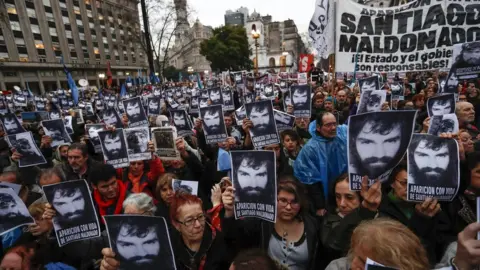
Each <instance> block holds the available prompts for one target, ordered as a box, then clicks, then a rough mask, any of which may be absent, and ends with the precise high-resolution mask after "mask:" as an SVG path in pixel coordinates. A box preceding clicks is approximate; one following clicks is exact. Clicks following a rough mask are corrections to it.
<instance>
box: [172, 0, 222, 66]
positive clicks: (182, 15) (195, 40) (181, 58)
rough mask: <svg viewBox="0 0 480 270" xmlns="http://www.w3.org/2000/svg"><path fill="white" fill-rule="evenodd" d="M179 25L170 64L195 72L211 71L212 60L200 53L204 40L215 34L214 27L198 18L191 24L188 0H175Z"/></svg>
mask: <svg viewBox="0 0 480 270" xmlns="http://www.w3.org/2000/svg"><path fill="white" fill-rule="evenodd" d="M174 2H175V9H176V13H177V20H178V26H177V30H176V31H175V44H174V46H173V48H172V49H170V51H169V52H168V63H169V65H170V66H173V67H175V68H176V69H181V70H191V71H192V70H193V72H205V71H208V72H210V71H211V68H210V62H209V61H208V60H207V59H206V58H205V56H203V55H201V54H200V44H201V43H202V41H204V40H206V39H209V38H211V37H212V36H213V29H212V27H210V26H205V25H203V24H202V23H200V21H199V20H198V19H197V21H196V22H195V23H194V24H193V25H192V26H190V24H189V23H188V20H187V19H188V18H187V0H174Z"/></svg>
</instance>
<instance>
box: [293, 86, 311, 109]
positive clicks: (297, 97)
mask: <svg viewBox="0 0 480 270" xmlns="http://www.w3.org/2000/svg"><path fill="white" fill-rule="evenodd" d="M307 95H308V92H307V91H302V90H299V89H297V90H296V91H294V92H293V95H292V98H291V100H292V101H293V104H295V107H297V108H305V107H306V106H307V105H308V104H307V102H308V96H307Z"/></svg>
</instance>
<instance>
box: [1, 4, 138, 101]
mask: <svg viewBox="0 0 480 270" xmlns="http://www.w3.org/2000/svg"><path fill="white" fill-rule="evenodd" d="M1 2H4V4H2V3H0V90H11V89H12V88H13V86H14V85H18V86H20V87H22V88H26V87H27V85H28V87H29V88H30V89H31V90H32V91H33V92H37V93H44V92H45V91H50V90H55V89H57V88H68V87H67V80H66V76H65V73H64V71H63V65H62V64H60V61H61V59H62V57H63V60H64V62H65V64H66V66H67V68H68V69H69V70H70V71H71V74H72V77H73V78H74V80H75V81H76V82H78V80H79V79H87V80H88V82H89V85H90V86H97V87H99V86H100V85H102V84H103V83H104V82H103V79H100V78H101V77H102V76H99V75H101V74H105V73H106V70H107V62H108V61H110V64H111V71H112V75H113V84H114V85H120V84H121V83H122V82H123V81H125V79H126V78H127V76H132V77H135V76H137V73H138V72H141V73H142V75H145V74H147V69H148V65H147V61H146V54H145V52H144V49H143V47H142V46H141V44H140V43H139V42H138V41H139V40H141V38H142V32H141V29H140V24H139V12H138V7H137V6H138V1H137V0H2V1H1Z"/></svg>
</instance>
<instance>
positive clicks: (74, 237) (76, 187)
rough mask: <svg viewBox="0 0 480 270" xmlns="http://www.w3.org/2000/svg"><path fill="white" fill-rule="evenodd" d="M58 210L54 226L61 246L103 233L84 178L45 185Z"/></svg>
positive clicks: (52, 202)
mask: <svg viewBox="0 0 480 270" xmlns="http://www.w3.org/2000/svg"><path fill="white" fill-rule="evenodd" d="M42 189H43V192H44V193H45V197H46V199H47V201H48V202H49V203H50V205H51V206H52V208H53V210H55V212H56V215H55V217H53V228H54V229H55V235H56V236H57V241H58V245H59V246H64V245H67V244H69V243H72V242H76V241H82V240H86V239H90V238H95V237H99V236H100V223H99V222H98V216H97V212H96V210H95V207H94V205H93V200H92V196H91V191H90V189H89V188H88V184H87V182H86V181H85V180H84V179H81V180H75V181H67V182H61V183H57V184H52V185H45V186H43V187H42Z"/></svg>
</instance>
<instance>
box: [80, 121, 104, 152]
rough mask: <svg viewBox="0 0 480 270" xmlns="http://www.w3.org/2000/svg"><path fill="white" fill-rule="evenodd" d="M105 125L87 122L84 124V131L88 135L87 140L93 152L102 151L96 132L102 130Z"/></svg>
mask: <svg viewBox="0 0 480 270" xmlns="http://www.w3.org/2000/svg"><path fill="white" fill-rule="evenodd" d="M104 130H105V126H104V125H103V124H87V125H85V133H86V134H87V135H88V141H89V142H90V143H91V144H92V146H93V148H94V150H95V153H97V154H101V153H102V146H101V143H100V137H98V132H100V131H104Z"/></svg>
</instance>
